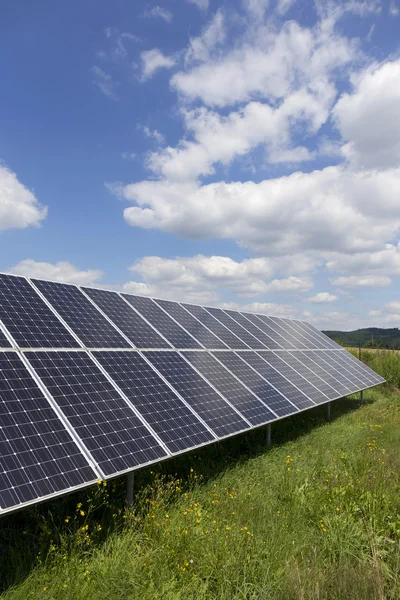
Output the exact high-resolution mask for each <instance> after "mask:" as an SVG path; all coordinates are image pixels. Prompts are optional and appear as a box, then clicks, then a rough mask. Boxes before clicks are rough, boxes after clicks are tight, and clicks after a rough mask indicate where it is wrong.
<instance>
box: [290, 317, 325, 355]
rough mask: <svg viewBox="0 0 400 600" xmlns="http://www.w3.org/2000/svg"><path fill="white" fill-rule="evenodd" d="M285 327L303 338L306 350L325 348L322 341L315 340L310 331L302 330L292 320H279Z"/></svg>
mask: <svg viewBox="0 0 400 600" xmlns="http://www.w3.org/2000/svg"><path fill="white" fill-rule="evenodd" d="M281 320H282V321H283V322H284V323H285V325H286V326H288V327H290V328H291V329H293V330H294V331H296V332H297V333H298V334H300V335H301V336H302V337H303V338H304V343H305V344H306V346H307V348H316V349H321V348H326V344H325V342H324V340H321V339H320V338H317V337H316V336H315V335H314V334H313V333H312V332H311V331H308V330H307V329H304V328H303V329H302V328H301V327H300V326H299V324H298V323H297V322H296V321H294V320H293V319H281Z"/></svg>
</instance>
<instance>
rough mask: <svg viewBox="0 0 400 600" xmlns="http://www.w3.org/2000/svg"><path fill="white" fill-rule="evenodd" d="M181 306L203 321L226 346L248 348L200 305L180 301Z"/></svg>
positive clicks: (236, 348)
mask: <svg viewBox="0 0 400 600" xmlns="http://www.w3.org/2000/svg"><path fill="white" fill-rule="evenodd" d="M182 306H183V307H185V308H186V310H188V311H189V312H190V313H191V314H192V315H194V316H195V317H196V319H198V320H199V321H200V322H201V323H203V325H205V326H206V327H208V329H210V330H211V331H212V332H213V333H215V335H217V336H218V337H219V339H220V340H222V341H223V342H224V343H225V344H226V345H227V346H228V348H232V349H233V350H240V349H244V348H248V346H247V345H246V344H245V343H244V342H242V340H241V339H239V338H238V337H236V336H235V335H233V333H232V332H231V331H230V330H229V329H227V328H226V327H224V326H223V325H222V323H220V322H219V321H218V320H217V319H214V317H213V316H212V315H211V314H210V313H209V312H207V311H206V310H205V309H204V308H203V307H202V306H197V305H196V304H184V303H182Z"/></svg>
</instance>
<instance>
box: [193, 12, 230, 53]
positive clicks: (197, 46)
mask: <svg viewBox="0 0 400 600" xmlns="http://www.w3.org/2000/svg"><path fill="white" fill-rule="evenodd" d="M225 39H226V30H225V26H224V17H223V14H222V12H221V11H217V12H216V13H215V15H214V16H213V17H212V19H211V21H210V22H209V23H208V24H207V25H206V27H204V29H203V31H202V32H201V34H200V35H199V36H198V37H194V38H190V40H189V46H188V49H187V50H186V53H185V62H186V63H191V62H195V61H199V62H205V61H207V60H208V59H209V58H210V56H211V53H212V51H213V50H214V49H215V48H216V47H219V46H220V45H221V44H222V43H223V42H224V41H225Z"/></svg>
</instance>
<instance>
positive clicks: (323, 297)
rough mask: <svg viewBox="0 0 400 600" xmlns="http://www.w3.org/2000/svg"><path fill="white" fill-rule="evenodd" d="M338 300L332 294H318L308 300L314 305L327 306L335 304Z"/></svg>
mask: <svg viewBox="0 0 400 600" xmlns="http://www.w3.org/2000/svg"><path fill="white" fill-rule="evenodd" d="M337 299H338V297H337V296H334V294H330V293H329V292H318V294H315V296H311V298H307V301H308V302H312V303H313V304H326V303H327V302H335V300H337Z"/></svg>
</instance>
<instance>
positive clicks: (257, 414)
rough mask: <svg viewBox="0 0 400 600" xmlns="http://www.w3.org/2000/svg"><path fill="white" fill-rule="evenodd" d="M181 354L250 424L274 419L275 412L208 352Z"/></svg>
mask: <svg viewBox="0 0 400 600" xmlns="http://www.w3.org/2000/svg"><path fill="white" fill-rule="evenodd" d="M182 355H183V356H184V357H185V358H186V359H187V360H188V361H189V362H190V363H191V364H192V365H193V366H194V367H195V368H196V369H197V370H198V371H200V373H201V374H202V375H203V376H204V377H205V378H206V379H207V381H209V382H210V383H211V384H212V385H213V386H214V387H215V388H216V389H217V390H218V391H219V392H220V393H221V394H222V395H223V396H224V397H225V398H228V399H229V402H230V403H231V404H233V406H234V407H235V408H237V409H238V411H239V412H240V413H241V414H242V415H243V416H244V417H245V418H246V419H247V420H248V421H250V423H251V424H252V425H261V424H262V423H268V422H269V421H272V420H274V419H275V414H274V413H273V412H272V411H271V410H270V409H269V408H268V407H267V406H266V405H265V404H264V403H263V402H262V401H261V400H259V399H258V398H257V397H256V396H255V394H253V392H251V391H250V390H249V389H248V388H246V387H245V386H244V385H243V384H242V383H241V382H240V380H239V379H237V378H236V377H235V376H234V375H233V374H232V373H231V372H230V371H228V369H226V368H225V367H224V366H223V365H221V363H219V362H218V361H217V359H216V358H214V357H213V356H211V354H208V352H190V351H186V352H182Z"/></svg>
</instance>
